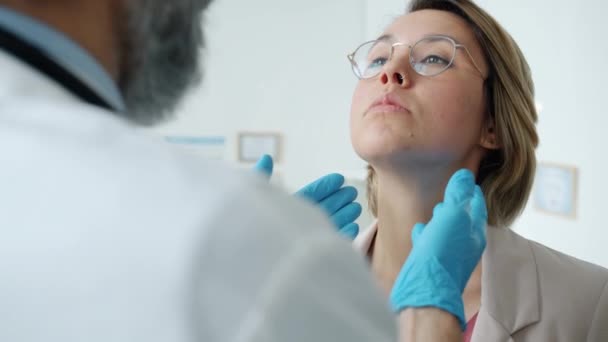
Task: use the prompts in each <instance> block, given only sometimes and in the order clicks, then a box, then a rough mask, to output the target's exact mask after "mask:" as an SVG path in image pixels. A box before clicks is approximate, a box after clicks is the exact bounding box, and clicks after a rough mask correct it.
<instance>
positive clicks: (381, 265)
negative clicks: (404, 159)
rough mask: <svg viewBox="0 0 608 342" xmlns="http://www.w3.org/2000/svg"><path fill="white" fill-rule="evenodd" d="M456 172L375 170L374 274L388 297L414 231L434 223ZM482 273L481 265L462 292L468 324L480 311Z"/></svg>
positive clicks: (409, 248)
mask: <svg viewBox="0 0 608 342" xmlns="http://www.w3.org/2000/svg"><path fill="white" fill-rule="evenodd" d="M437 169H438V170H441V169H442V170H444V172H445V170H446V168H437ZM455 171H456V170H449V171H447V172H445V173H440V172H439V171H436V172H432V171H430V172H428V171H427V172H423V173H419V174H418V175H412V174H406V173H404V172H386V171H384V170H378V169H376V173H377V174H376V177H377V180H378V188H377V208H378V231H377V233H376V237H375V238H374V241H373V244H372V246H371V250H370V257H371V268H372V272H373V273H374V276H375V278H376V279H377V280H378V281H379V285H380V286H381V288H382V289H383V291H384V292H385V293H386V294H387V295H388V294H389V293H390V291H391V289H392V287H393V284H394V282H395V279H396V278H397V276H398V274H399V272H400V271H401V268H402V267H403V264H404V263H405V260H406V259H407V257H408V255H409V254H410V251H411V249H412V239H411V233H412V228H413V227H414V225H415V224H416V223H418V222H422V223H427V222H428V221H429V220H430V219H431V217H432V215H433V208H434V207H435V206H436V205H437V204H438V203H439V202H441V201H443V194H444V191H445V187H446V185H447V182H448V180H449V178H450V176H451V175H452V174H453V172H455ZM481 271H482V269H481V263H480V264H479V265H478V266H477V267H476V268H475V270H474V271H473V274H472V275H471V278H470V279H469V282H468V283H467V286H466V288H465V290H464V292H463V300H464V304H465V316H466V319H467V320H468V319H470V318H471V317H472V316H473V315H474V314H475V313H477V311H478V310H479V307H480V303H481Z"/></svg>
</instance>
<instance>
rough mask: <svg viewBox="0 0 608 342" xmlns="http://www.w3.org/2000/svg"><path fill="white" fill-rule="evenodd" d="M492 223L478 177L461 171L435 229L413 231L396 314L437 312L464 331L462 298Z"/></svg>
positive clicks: (394, 295) (436, 214) (393, 299)
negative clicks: (418, 310)
mask: <svg viewBox="0 0 608 342" xmlns="http://www.w3.org/2000/svg"><path fill="white" fill-rule="evenodd" d="M487 220H488V214H487V210H486V204H485V200H484V198H483V193H482V192H481V189H480V188H479V186H476V185H475V179H474V176H473V174H472V173H471V172H470V171H468V170H460V171H457V172H456V173H455V174H454V175H453V176H452V178H451V179H450V181H449V182H448V185H447V187H446V190H445V196H444V201H443V202H442V203H439V204H438V205H437V206H436V207H435V209H434V211H433V217H432V218H431V220H430V221H429V223H428V224H426V225H425V224H422V223H418V224H416V225H415V226H414V229H413V230H412V243H413V247H412V251H411V253H410V255H409V256H408V258H407V260H406V261H405V264H404V265H403V268H402V269H401V272H400V273H399V276H398V277H397V280H396V281H395V284H394V285H393V289H392V291H391V295H390V304H391V307H392V308H393V310H394V311H395V312H401V311H402V310H405V309H407V308H409V307H436V308H439V309H442V310H445V311H448V312H450V313H452V314H453V315H454V316H456V317H457V318H458V320H459V321H460V325H461V328H462V330H463V331H464V329H465V328H466V321H465V317H464V305H463V302H462V292H463V291H464V288H465V286H466V284H467V281H468V280H469V277H470V276H471V273H472V272H473V270H474V269H475V267H476V266H477V264H478V263H479V260H480V258H481V255H482V253H483V250H484V249H485V246H486V223H487Z"/></svg>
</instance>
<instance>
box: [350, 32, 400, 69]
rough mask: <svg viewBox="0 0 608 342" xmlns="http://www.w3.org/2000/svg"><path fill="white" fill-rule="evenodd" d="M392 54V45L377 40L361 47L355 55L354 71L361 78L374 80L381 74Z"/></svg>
mask: <svg viewBox="0 0 608 342" xmlns="http://www.w3.org/2000/svg"><path fill="white" fill-rule="evenodd" d="M390 54H391V44H389V43H388V42H386V41H382V40H377V41H372V42H368V43H365V44H363V45H361V46H360V47H359V48H358V49H357V51H355V54H354V55H353V71H354V72H355V74H356V75H357V77H359V78H372V77H374V76H376V75H378V74H379V73H380V71H381V70H382V67H383V66H384V64H386V62H387V61H388V58H389V57H390Z"/></svg>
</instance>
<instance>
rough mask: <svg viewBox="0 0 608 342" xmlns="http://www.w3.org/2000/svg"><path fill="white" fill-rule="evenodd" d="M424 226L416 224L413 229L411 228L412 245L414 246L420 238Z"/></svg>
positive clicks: (419, 223)
mask: <svg viewBox="0 0 608 342" xmlns="http://www.w3.org/2000/svg"><path fill="white" fill-rule="evenodd" d="M425 226H426V225H425V224H424V223H421V222H418V223H416V224H415V225H414V228H412V244H414V245H415V244H416V241H417V240H418V238H419V237H420V234H422V232H423V231H424V227H425Z"/></svg>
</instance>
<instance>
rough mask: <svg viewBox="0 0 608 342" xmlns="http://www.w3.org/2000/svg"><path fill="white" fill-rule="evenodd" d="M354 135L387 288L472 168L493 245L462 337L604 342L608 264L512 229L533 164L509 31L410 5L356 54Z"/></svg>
mask: <svg viewBox="0 0 608 342" xmlns="http://www.w3.org/2000/svg"><path fill="white" fill-rule="evenodd" d="M349 59H350V61H351V63H352V67H353V71H354V73H355V75H356V76H357V77H358V78H359V82H358V84H357V87H356V90H355V92H354V96H353V100H352V110H351V138H352V143H353V147H354V149H355V150H356V152H357V153H358V155H359V156H360V157H361V158H363V159H364V160H366V161H367V162H368V163H369V175H368V199H369V204H370V210H371V212H372V213H373V215H374V216H375V217H376V218H377V222H376V223H375V224H374V225H373V226H372V227H370V229H368V230H367V231H365V232H362V233H361V234H360V235H359V236H358V237H357V239H356V241H355V244H356V245H357V246H358V247H359V248H361V250H362V252H364V253H365V254H366V255H367V256H368V257H369V260H370V267H371V270H372V272H373V274H374V276H375V277H376V279H377V281H378V283H379V285H380V286H381V288H382V289H383V290H384V291H385V293H386V295H387V296H390V294H391V292H392V291H393V292H394V291H396V289H395V288H394V286H403V284H399V282H395V280H396V279H397V277H398V275H399V273H400V271H401V269H402V267H403V264H404V261H405V260H406V258H407V257H408V255H409V253H410V250H411V249H412V239H411V234H412V229H413V227H414V226H415V225H416V224H417V223H419V222H428V221H429V219H430V218H431V216H432V213H433V208H434V206H435V204H436V203H439V202H441V201H442V199H443V192H444V190H445V187H446V184H447V182H448V180H449V178H450V176H451V175H452V174H453V173H454V172H455V171H457V170H458V169H461V168H466V169H469V170H471V171H472V172H473V173H474V174H475V177H476V182H477V183H478V184H479V185H480V186H481V188H482V190H483V193H484V196H485V198H486V203H487V207H488V223H489V227H488V229H487V247H486V251H485V253H484V256H483V258H482V261H481V263H480V264H479V265H478V266H477V268H476V269H475V271H474V272H473V275H472V276H471V278H470V280H469V282H468V283H467V285H466V288H465V289H464V292H463V294H462V298H463V301H464V313H465V319H466V321H467V322H469V323H468V324H467V332H466V334H467V335H468V336H467V337H465V339H470V338H471V334H472V339H470V340H471V341H475V342H482V341H483V342H486V341H535V342H537V341H552V342H560V341H563V342H566V341H568V342H573V341H598V342H599V341H608V289H607V284H608V271H607V270H605V269H603V268H601V267H599V266H595V265H592V264H589V263H586V262H583V261H580V260H577V259H575V258H572V257H570V256H567V255H564V254H561V253H559V252H556V251H553V250H551V249H549V248H547V247H545V246H542V245H540V244H538V243H536V242H532V241H530V240H527V239H525V238H523V237H521V236H519V235H517V234H516V233H514V232H512V231H511V230H510V229H509V227H510V225H511V224H512V222H513V221H514V220H515V219H516V218H517V216H518V215H519V214H520V212H521V211H522V209H523V208H524V206H525V204H526V201H527V199H528V195H529V193H530V189H531V186H532V182H533V178H534V173H535V165H536V158H535V151H534V150H535V147H536V145H537V144H538V137H537V133H536V128H535V123H536V120H537V114H536V110H535V107H534V86H533V83H532V78H531V75H530V70H529V68H528V64H527V62H526V60H525V58H524V56H523V55H522V52H521V51H520V49H519V47H518V46H517V44H516V43H515V42H514V41H513V39H512V38H511V36H510V35H509V34H508V33H506V32H505V30H504V29H503V28H502V27H501V26H500V25H499V24H498V23H497V22H496V21H495V20H494V19H493V18H492V17H491V16H490V15H489V14H487V13H486V12H485V11H483V10H482V9H480V8H479V7H478V6H476V5H475V4H474V3H472V2H471V1H466V0H459V1H456V0H452V1H449V0H442V1H441V0H426V1H425V0H422V1H412V2H411V3H410V7H409V9H408V11H407V13H406V14H405V15H403V16H400V17H398V18H397V19H396V20H395V21H394V22H393V23H392V24H391V25H390V26H389V27H388V28H387V29H386V30H385V32H384V33H383V34H382V35H381V36H380V37H379V38H377V39H376V40H373V41H370V42H366V43H364V44H362V45H361V46H359V47H358V48H357V49H356V50H355V51H354V52H353V53H352V54H350V55H349Z"/></svg>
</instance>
